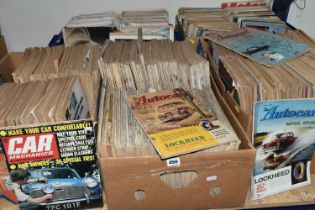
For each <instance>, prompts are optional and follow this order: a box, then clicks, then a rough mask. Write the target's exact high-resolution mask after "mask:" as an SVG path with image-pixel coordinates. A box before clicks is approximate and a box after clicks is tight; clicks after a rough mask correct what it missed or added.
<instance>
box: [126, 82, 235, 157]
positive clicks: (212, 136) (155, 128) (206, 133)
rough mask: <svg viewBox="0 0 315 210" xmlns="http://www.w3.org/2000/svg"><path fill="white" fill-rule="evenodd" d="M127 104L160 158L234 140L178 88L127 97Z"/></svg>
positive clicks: (222, 126)
mask: <svg viewBox="0 0 315 210" xmlns="http://www.w3.org/2000/svg"><path fill="white" fill-rule="evenodd" d="M128 104H129V106H130V108H131V110H132V112H133V113H134V115H135V116H136V118H137V120H138V122H139V123H140V125H141V126H142V127H143V129H144V130H145V131H146V132H147V134H148V136H149V138H150V139H151V142H152V144H153V145H154V147H155V149H156V150H157V152H158V153H159V155H160V156H161V158H162V159H165V158H170V157H174V156H178V155H182V154H187V153H190V152H194V151H198V150H202V149H206V148H209V147H213V146H217V145H220V144H223V143H227V142H231V141H235V139H237V136H236V135H235V133H234V132H232V131H230V130H229V129H227V128H226V127H225V126H224V125H223V124H222V123H221V122H220V121H219V120H218V119H217V117H216V116H215V114H214V113H210V112H209V111H208V110H207V109H206V108H205V106H203V105H202V104H201V102H200V100H199V99H198V98H196V97H193V96H192V95H191V94H190V93H189V92H188V91H186V90H184V89H182V88H178V89H174V90H170V91H160V92H154V93H146V94H140V95H136V96H129V97H128Z"/></svg>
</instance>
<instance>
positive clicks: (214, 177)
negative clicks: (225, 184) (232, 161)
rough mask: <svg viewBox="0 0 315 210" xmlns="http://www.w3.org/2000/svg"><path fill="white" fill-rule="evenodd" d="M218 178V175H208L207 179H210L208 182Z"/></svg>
mask: <svg viewBox="0 0 315 210" xmlns="http://www.w3.org/2000/svg"><path fill="white" fill-rule="evenodd" d="M217 179H218V177H217V176H208V177H207V181H208V182H211V181H215V180H217Z"/></svg>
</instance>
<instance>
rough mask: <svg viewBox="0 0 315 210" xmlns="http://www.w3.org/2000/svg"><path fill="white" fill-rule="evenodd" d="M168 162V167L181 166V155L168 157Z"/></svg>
mask: <svg viewBox="0 0 315 210" xmlns="http://www.w3.org/2000/svg"><path fill="white" fill-rule="evenodd" d="M166 164H167V166H168V167H173V166H180V159H179V157H177V158H171V159H167V160H166Z"/></svg>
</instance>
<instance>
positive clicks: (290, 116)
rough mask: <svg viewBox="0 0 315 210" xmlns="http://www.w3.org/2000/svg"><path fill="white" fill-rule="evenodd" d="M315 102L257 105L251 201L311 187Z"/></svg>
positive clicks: (287, 101) (303, 100) (283, 101)
mask: <svg viewBox="0 0 315 210" xmlns="http://www.w3.org/2000/svg"><path fill="white" fill-rule="evenodd" d="M314 107H315V100H313V99H300V100H299V99H296V100H280V101H266V102H257V103H256V105H255V110H254V130H253V144H254V146H255V148H256V150H257V152H256V159H255V165H254V169H253V178H252V185H251V196H252V199H260V198H263V197H266V196H270V195H273V194H276V193H280V192H285V191H288V190H290V189H294V188H297V187H301V186H305V185H308V184H310V182H311V177H310V164H311V159H312V155H313V150H314V147H315V108H314Z"/></svg>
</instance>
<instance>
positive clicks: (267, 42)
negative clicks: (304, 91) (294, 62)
mask: <svg viewBox="0 0 315 210" xmlns="http://www.w3.org/2000/svg"><path fill="white" fill-rule="evenodd" d="M208 38H209V39H210V40H211V41H214V42H216V43H218V44H220V45H222V46H224V47H226V48H228V49H230V50H232V51H234V52H236V53H238V54H241V55H243V56H245V57H247V58H250V59H252V60H255V61H257V62H259V63H261V64H263V65H266V66H268V67H271V66H273V65H277V64H281V63H283V62H285V61H288V60H290V59H293V58H296V57H297V56H299V55H302V54H304V53H306V52H307V51H308V50H309V49H310V47H309V46H308V45H306V44H303V43H298V42H296V41H294V40H291V39H287V38H284V37H280V36H277V35H274V34H272V33H269V32H264V31H260V30H256V29H252V28H246V27H245V28H241V29H237V30H234V31H230V32H222V33H220V34H219V35H218V36H217V37H208Z"/></svg>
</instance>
